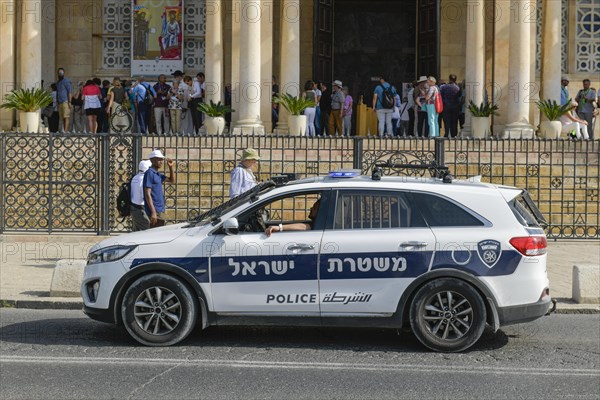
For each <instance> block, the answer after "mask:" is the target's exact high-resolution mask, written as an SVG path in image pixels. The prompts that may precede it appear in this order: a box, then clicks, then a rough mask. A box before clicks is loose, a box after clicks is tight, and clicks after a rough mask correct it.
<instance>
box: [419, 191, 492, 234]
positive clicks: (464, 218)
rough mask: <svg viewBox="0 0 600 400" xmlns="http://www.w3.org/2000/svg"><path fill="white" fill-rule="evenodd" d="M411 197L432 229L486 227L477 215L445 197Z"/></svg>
mask: <svg viewBox="0 0 600 400" xmlns="http://www.w3.org/2000/svg"><path fill="white" fill-rule="evenodd" d="M410 197H411V198H412V199H413V202H414V203H415V204H418V205H419V207H420V209H421V212H422V214H423V217H425V220H426V222H427V224H428V225H429V226H430V227H442V226H483V225H485V224H484V223H483V222H482V221H481V220H480V219H479V218H477V217H476V216H475V215H473V214H471V213H470V212H468V211H467V210H465V209H464V208H462V207H460V206H458V205H457V204H455V203H453V202H451V201H449V200H447V199H445V198H443V197H440V196H436V195H433V194H428V193H419V192H413V193H411V194H410Z"/></svg>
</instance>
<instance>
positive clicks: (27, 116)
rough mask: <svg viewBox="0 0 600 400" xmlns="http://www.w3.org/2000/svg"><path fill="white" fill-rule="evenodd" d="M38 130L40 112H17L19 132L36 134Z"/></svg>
mask: <svg viewBox="0 0 600 400" xmlns="http://www.w3.org/2000/svg"><path fill="white" fill-rule="evenodd" d="M39 128H40V112H39V111H37V112H23V111H21V112H19V129H20V131H21V132H27V133H38V129H39Z"/></svg>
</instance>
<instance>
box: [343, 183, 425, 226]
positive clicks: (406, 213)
mask: <svg viewBox="0 0 600 400" xmlns="http://www.w3.org/2000/svg"><path fill="white" fill-rule="evenodd" d="M425 226H426V224H425V222H424V220H423V218H422V217H421V214H420V212H419V210H418V209H416V208H415V207H413V206H412V205H411V204H409V202H408V201H407V198H406V196H405V195H404V194H403V193H402V192H392V191H385V192H384V191H381V192H367V193H364V192H362V193H357V192H343V193H340V195H339V196H338V199H337V203H336V209H335V218H334V223H333V229H390V228H414V227H425Z"/></svg>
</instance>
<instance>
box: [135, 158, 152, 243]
mask: <svg viewBox="0 0 600 400" xmlns="http://www.w3.org/2000/svg"><path fill="white" fill-rule="evenodd" d="M151 166H152V162H150V160H142V161H140V165H139V166H138V173H137V174H136V175H135V176H134V177H133V179H132V180H131V220H132V223H133V231H134V232H136V231H145V230H146V229H148V228H149V227H150V220H149V219H148V216H147V215H146V212H145V211H144V188H143V183H144V174H145V173H146V171H148V168H150V167H151Z"/></svg>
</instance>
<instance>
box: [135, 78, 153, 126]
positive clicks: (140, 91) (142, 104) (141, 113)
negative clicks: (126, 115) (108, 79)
mask: <svg viewBox="0 0 600 400" xmlns="http://www.w3.org/2000/svg"><path fill="white" fill-rule="evenodd" d="M131 93H133V95H134V96H135V109H136V110H137V121H138V128H139V130H140V133H142V134H144V133H147V131H148V116H149V115H150V114H149V111H150V110H152V104H154V98H155V97H156V93H155V92H154V89H153V88H152V87H151V86H150V85H147V84H145V83H144V77H143V76H140V77H139V78H138V80H137V81H135V83H134V84H133V87H132V89H131Z"/></svg>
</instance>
